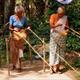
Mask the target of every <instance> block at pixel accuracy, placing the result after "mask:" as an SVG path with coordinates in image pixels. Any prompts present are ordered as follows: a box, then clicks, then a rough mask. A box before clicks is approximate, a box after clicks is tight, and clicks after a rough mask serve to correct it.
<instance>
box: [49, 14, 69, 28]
mask: <svg viewBox="0 0 80 80" xmlns="http://www.w3.org/2000/svg"><path fill="white" fill-rule="evenodd" d="M58 20H59V17H58V14H52V15H51V16H50V20H49V21H50V27H51V28H54V25H55V24H56V23H57V21H58ZM66 26H67V27H68V20H67V21H66Z"/></svg>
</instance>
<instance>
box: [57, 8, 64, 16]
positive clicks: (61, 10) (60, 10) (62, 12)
mask: <svg viewBox="0 0 80 80" xmlns="http://www.w3.org/2000/svg"><path fill="white" fill-rule="evenodd" d="M57 13H58V15H59V17H62V16H63V15H64V10H63V9H62V8H60V7H59V8H58V10H57Z"/></svg>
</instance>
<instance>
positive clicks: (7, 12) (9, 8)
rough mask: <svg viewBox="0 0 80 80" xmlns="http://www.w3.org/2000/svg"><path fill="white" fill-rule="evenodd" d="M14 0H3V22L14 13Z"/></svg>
mask: <svg viewBox="0 0 80 80" xmlns="http://www.w3.org/2000/svg"><path fill="white" fill-rule="evenodd" d="M14 6H15V0H5V4H4V23H7V22H8V21H9V17H10V16H11V15H13V14H14Z"/></svg>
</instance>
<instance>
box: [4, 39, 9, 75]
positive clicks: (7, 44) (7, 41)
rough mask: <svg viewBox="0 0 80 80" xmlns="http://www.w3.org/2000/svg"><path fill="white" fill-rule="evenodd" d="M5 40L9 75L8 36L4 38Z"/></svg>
mask: <svg viewBox="0 0 80 80" xmlns="http://www.w3.org/2000/svg"><path fill="white" fill-rule="evenodd" d="M5 41H6V59H7V65H8V76H10V67H9V47H8V42H9V40H8V38H6V39H5Z"/></svg>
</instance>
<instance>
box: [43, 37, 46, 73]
mask: <svg viewBox="0 0 80 80" xmlns="http://www.w3.org/2000/svg"><path fill="white" fill-rule="evenodd" d="M43 58H44V60H46V56H45V44H44V38H43ZM45 68H46V65H45V62H44V61H43V70H44V72H45Z"/></svg>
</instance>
